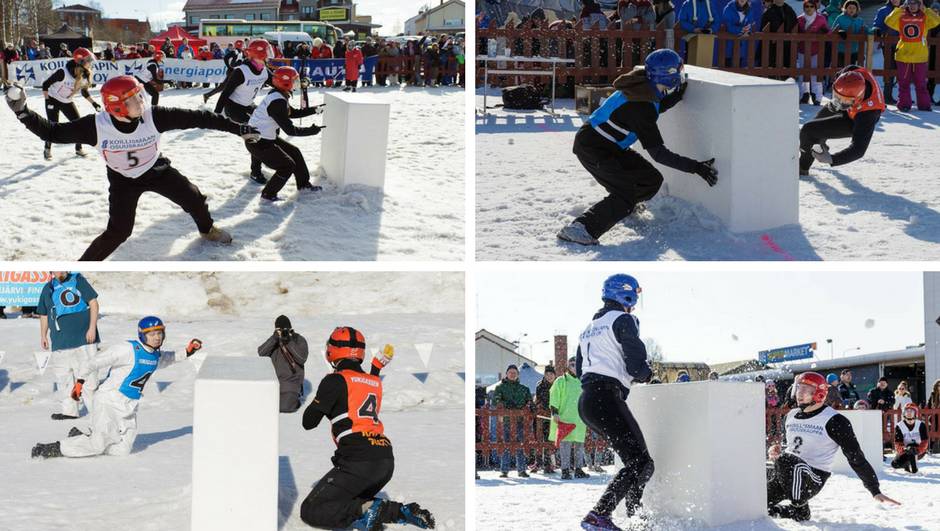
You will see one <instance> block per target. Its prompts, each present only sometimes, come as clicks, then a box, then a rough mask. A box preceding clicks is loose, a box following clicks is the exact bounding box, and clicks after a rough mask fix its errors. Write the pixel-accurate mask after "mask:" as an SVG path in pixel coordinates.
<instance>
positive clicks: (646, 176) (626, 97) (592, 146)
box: [558, 49, 718, 245]
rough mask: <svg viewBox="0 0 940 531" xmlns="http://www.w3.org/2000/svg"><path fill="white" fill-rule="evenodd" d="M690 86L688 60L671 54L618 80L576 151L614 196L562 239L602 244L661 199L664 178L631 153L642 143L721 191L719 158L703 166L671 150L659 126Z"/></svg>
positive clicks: (662, 53)
mask: <svg viewBox="0 0 940 531" xmlns="http://www.w3.org/2000/svg"><path fill="white" fill-rule="evenodd" d="M686 86H687V85H686V82H685V72H683V68H682V59H681V58H680V57H679V54H677V53H676V52H674V51H672V50H668V49H665V50H656V51H655V52H653V53H651V54H649V55H648V56H647V57H646V61H645V65H644V66H643V67H639V66H638V67H635V68H634V69H633V71H631V72H630V73H627V74H623V75H622V76H620V77H618V78H617V79H616V80H614V88H615V89H617V91H616V92H614V93H613V95H611V96H610V97H609V98H607V100H606V101H605V102H604V104H603V105H601V106H600V108H598V109H597V110H596V111H594V113H593V114H591V117H590V119H589V120H588V122H587V123H585V124H584V125H582V126H581V128H580V129H579V130H578V133H577V134H576V135H575V137H574V148H573V149H572V151H574V154H575V155H577V157H578V160H579V161H580V162H581V165H582V166H584V169H586V170H587V171H588V172H590V173H591V175H592V176H593V177H594V179H595V180H596V181H597V182H598V183H600V185H601V186H603V187H604V189H606V190H607V193H608V194H609V195H608V196H607V197H605V198H604V199H601V200H600V202H598V203H596V204H595V205H594V206H592V207H591V208H589V209H587V211H585V212H584V213H583V214H581V215H580V216H578V217H577V218H576V219H575V220H574V221H572V222H571V223H570V224H568V225H567V226H565V227H564V228H563V229H561V231H560V232H559V233H558V238H559V239H562V240H565V241H569V242H573V243H579V244H581V245H596V244H597V243H598V242H597V239H598V238H600V237H601V235H602V234H604V233H605V232H607V231H608V230H610V228H611V227H613V226H614V225H616V224H617V223H618V222H619V221H620V220H622V219H624V218H625V217H627V216H629V215H630V214H631V213H633V211H634V209H635V208H636V205H637V204H638V203H641V202H643V201H648V200H650V199H652V198H653V196H655V195H656V193H657V192H658V191H659V187H660V186H662V184H663V175H662V174H661V173H660V172H659V170H657V169H656V168H655V167H654V166H653V165H652V164H650V163H649V161H647V160H646V159H644V158H643V157H642V156H641V155H640V154H639V153H637V152H636V151H634V150H633V149H630V146H632V145H633V144H634V143H635V142H636V141H637V140H639V141H640V144H642V145H643V148H644V149H646V151H647V152H648V153H649V154H650V157H652V159H653V160H655V161H656V162H658V163H660V164H662V165H664V166H669V167H670V168H675V169H677V170H679V171H684V172H687V173H694V174H697V175H698V176H699V177H701V178H702V179H704V180H705V182H706V183H708V186H715V183H717V182H718V170H716V169H715V167H714V162H715V159H710V160H707V161H704V162H697V161H694V160H692V159H689V158H686V157H683V156H681V155H677V154H675V153H673V152H672V151H669V149H668V148H666V145H665V143H664V141H663V137H662V135H661V134H660V132H659V127H657V125H656V120H658V119H659V115H660V114H661V113H664V112H666V111H667V110H669V109H670V108H672V107H673V106H675V105H676V104H677V103H679V101H681V100H682V95H683V93H684V92H685V89H686Z"/></svg>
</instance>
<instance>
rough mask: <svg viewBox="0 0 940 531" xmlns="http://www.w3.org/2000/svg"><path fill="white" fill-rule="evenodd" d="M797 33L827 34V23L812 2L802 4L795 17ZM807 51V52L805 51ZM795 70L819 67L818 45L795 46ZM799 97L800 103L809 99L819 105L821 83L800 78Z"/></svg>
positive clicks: (817, 80)
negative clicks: (798, 14)
mask: <svg viewBox="0 0 940 531" xmlns="http://www.w3.org/2000/svg"><path fill="white" fill-rule="evenodd" d="M796 24H797V31H798V33H829V23H828V21H827V20H826V17H824V16H822V15H820V14H819V13H818V12H817V11H816V3H815V2H813V0H805V1H804V2H803V13H801V14H800V16H798V17H796ZM807 49H808V50H807ZM796 50H797V52H798V54H799V55H797V59H796V61H797V63H796V67H797V68H804V67H810V68H816V67H817V66H818V65H819V57H820V56H819V43H818V42H813V43H811V44H806V43H802V42H801V43H798V44H797V45H796ZM800 81H801V89H800V92H801V95H800V103H801V104H806V103H809V100H810V97H812V98H813V105H819V102H820V101H821V100H822V82H821V81H819V79H818V78H817V77H816V76H810V77H809V81H807V80H806V76H801V78H800Z"/></svg>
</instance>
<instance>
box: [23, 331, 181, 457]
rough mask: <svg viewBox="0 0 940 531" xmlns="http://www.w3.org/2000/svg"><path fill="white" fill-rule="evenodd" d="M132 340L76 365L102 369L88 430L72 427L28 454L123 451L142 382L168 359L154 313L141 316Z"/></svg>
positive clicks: (84, 370)
mask: <svg viewBox="0 0 940 531" xmlns="http://www.w3.org/2000/svg"><path fill="white" fill-rule="evenodd" d="M137 337H138V340H137V341H133V340H131V341H127V342H125V343H121V344H118V345H115V346H113V347H111V348H109V349H108V350H107V351H105V352H103V353H102V354H100V355H98V356H95V357H93V358H90V359H89V360H88V361H87V362H86V363H83V364H82V367H81V368H80V369H79V372H80V374H82V375H90V374H93V373H95V372H97V371H100V370H103V369H108V370H109V371H110V372H109V375H108V378H107V379H105V380H104V382H102V383H101V385H100V386H99V387H98V392H97V393H95V398H94V403H93V406H92V411H91V429H90V431H89V432H87V433H86V432H82V431H81V430H79V429H78V428H74V427H73V428H72V430H71V431H70V432H69V437H68V438H66V439H63V440H61V441H56V442H53V443H47V444H43V443H39V444H37V445H36V446H35V447H33V451H32V457H34V458H35V457H41V458H49V457H87V456H92V455H102V454H106V455H128V454H129V453H130V452H131V448H132V447H133V445H134V439H135V438H136V437H137V405H138V403H139V401H140V397H141V393H142V391H143V389H144V386H145V385H146V384H147V381H148V380H149V379H150V377H151V376H152V375H153V373H154V371H156V370H157V368H159V367H162V366H166V365H168V364H170V363H172V362H173V361H175V360H174V358H173V356H169V355H162V353H161V351H160V347H162V346H163V340H164V337H165V326H164V324H163V321H161V320H160V319H159V318H157V317H144V318H143V319H141V320H140V322H139V323H138V325H137Z"/></svg>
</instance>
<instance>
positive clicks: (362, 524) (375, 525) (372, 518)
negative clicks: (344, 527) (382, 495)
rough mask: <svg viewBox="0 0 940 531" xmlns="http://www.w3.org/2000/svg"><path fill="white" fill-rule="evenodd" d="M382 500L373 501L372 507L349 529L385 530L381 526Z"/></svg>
mask: <svg viewBox="0 0 940 531" xmlns="http://www.w3.org/2000/svg"><path fill="white" fill-rule="evenodd" d="M383 503H384V500H378V499H376V500H373V501H372V505H370V506H369V508H368V509H366V511H365V512H364V513H362V516H360V517H359V519H358V520H356V521H354V522H353V523H352V524H351V525H350V527H351V528H352V529H359V530H361V531H381V530H382V529H385V526H384V525H383V524H382V509H383V508H382V505H383Z"/></svg>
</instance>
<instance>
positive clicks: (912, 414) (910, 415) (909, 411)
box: [904, 407, 917, 419]
mask: <svg viewBox="0 0 940 531" xmlns="http://www.w3.org/2000/svg"><path fill="white" fill-rule="evenodd" d="M904 418H906V419H915V418H917V410H916V409H914V408H912V407H906V408H904Z"/></svg>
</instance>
